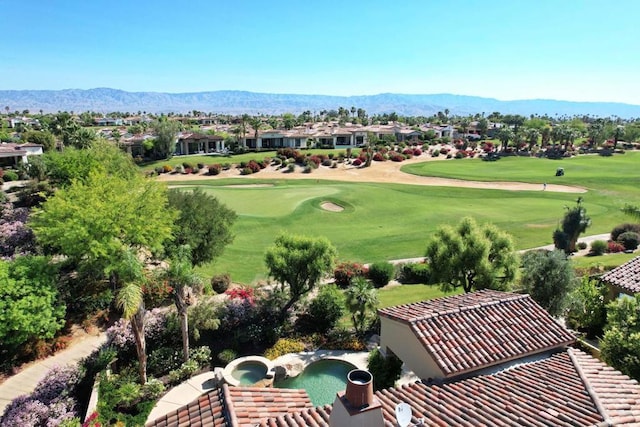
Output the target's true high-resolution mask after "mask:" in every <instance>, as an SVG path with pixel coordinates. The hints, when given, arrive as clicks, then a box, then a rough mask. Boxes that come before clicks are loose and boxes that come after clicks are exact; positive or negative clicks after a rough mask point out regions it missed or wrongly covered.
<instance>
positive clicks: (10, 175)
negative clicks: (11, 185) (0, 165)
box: [2, 171, 18, 182]
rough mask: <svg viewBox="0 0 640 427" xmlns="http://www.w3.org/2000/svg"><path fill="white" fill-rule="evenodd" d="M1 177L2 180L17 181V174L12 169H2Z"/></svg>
mask: <svg viewBox="0 0 640 427" xmlns="http://www.w3.org/2000/svg"><path fill="white" fill-rule="evenodd" d="M2 179H4V182H10V181H17V180H18V174H17V173H16V172H14V171H4V175H3V176H2Z"/></svg>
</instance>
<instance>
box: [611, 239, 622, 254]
mask: <svg viewBox="0 0 640 427" xmlns="http://www.w3.org/2000/svg"><path fill="white" fill-rule="evenodd" d="M607 252H609V253H612V254H615V253H618V252H624V246H622V245H621V244H620V243H618V242H607Z"/></svg>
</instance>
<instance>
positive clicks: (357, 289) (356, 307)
mask: <svg viewBox="0 0 640 427" xmlns="http://www.w3.org/2000/svg"><path fill="white" fill-rule="evenodd" d="M345 296H346V300H345V304H346V307H347V310H348V311H349V313H351V322H352V323H353V328H354V329H355V330H356V335H358V336H362V335H364V332H365V328H366V326H367V320H368V318H369V317H370V315H372V314H374V313H375V312H376V309H377V307H378V292H377V291H376V289H375V288H374V287H373V285H371V283H369V282H367V280H366V279H364V278H362V277H357V278H355V279H354V280H353V282H352V284H351V286H350V287H349V288H348V289H347V290H346V291H345Z"/></svg>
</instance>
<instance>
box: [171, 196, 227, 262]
mask: <svg viewBox="0 0 640 427" xmlns="http://www.w3.org/2000/svg"><path fill="white" fill-rule="evenodd" d="M168 197H169V206H171V207H172V208H173V209H175V210H177V211H178V212H179V215H178V217H177V218H176V221H175V224H174V228H173V239H171V240H167V241H166V243H165V249H166V251H167V253H168V254H169V255H170V256H172V255H173V254H175V253H176V252H177V251H178V249H179V248H180V247H181V246H183V245H188V246H189V247H190V248H191V251H190V252H191V254H190V261H191V265H193V266H198V265H202V264H205V263H207V262H210V261H213V260H214V259H216V258H217V257H218V256H220V255H221V254H222V252H223V251H224V248H225V247H226V246H227V245H228V244H230V243H231V242H232V241H233V234H232V232H231V228H232V226H233V223H234V222H235V220H236V213H235V212H234V211H233V210H231V209H229V208H228V207H227V206H226V205H225V204H223V203H222V202H220V201H219V200H218V199H217V198H216V197H214V196H212V195H210V194H207V193H205V192H204V191H202V190H201V189H199V188H196V189H195V190H193V191H181V190H179V189H171V190H169V193H168Z"/></svg>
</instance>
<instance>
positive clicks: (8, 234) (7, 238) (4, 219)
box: [0, 203, 36, 259]
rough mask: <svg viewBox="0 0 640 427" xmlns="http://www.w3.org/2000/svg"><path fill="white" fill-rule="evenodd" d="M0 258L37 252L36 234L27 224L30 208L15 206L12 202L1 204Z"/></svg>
mask: <svg viewBox="0 0 640 427" xmlns="http://www.w3.org/2000/svg"><path fill="white" fill-rule="evenodd" d="M0 212H1V214H0V258H2V259H13V258H14V257H15V256H17V255H28V254H32V253H34V252H35V244H36V241H35V235H34V234H33V231H32V230H31V229H30V228H28V227H27V226H26V223H27V220H28V218H29V209H28V208H14V207H13V206H12V205H11V203H5V204H3V205H1V206H0Z"/></svg>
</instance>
